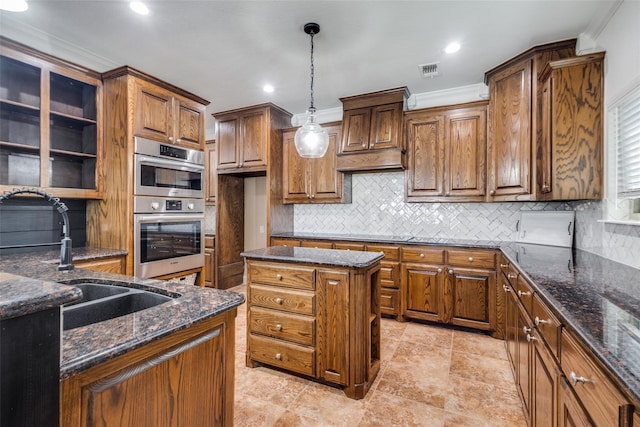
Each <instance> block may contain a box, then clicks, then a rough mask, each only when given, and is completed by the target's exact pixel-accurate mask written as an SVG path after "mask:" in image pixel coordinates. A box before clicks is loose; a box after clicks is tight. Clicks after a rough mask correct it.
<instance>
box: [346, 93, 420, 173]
mask: <svg viewBox="0 0 640 427" xmlns="http://www.w3.org/2000/svg"><path fill="white" fill-rule="evenodd" d="M408 97H409V92H408V90H407V88H406V87H401V88H397V89H389V90H384V91H380V92H374V93H368V94H364V95H356V96H350V97H345V98H340V101H342V108H343V115H342V137H341V142H340V144H339V149H338V158H337V169H338V170H339V171H361V170H380V169H398V168H402V169H404V167H405V143H404V138H403V132H402V112H403V110H404V105H405V102H406V99H407V98H408Z"/></svg>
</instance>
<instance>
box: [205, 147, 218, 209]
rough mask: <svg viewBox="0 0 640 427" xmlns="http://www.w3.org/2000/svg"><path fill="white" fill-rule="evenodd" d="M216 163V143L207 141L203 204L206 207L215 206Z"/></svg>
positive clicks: (216, 185)
mask: <svg viewBox="0 0 640 427" xmlns="http://www.w3.org/2000/svg"><path fill="white" fill-rule="evenodd" d="M217 162H218V154H217V151H216V141H215V140H214V139H213V140H209V141H207V143H206V144H205V146H204V173H205V180H204V202H205V204H206V205H215V204H216V192H217V190H218V176H217V173H216V165H217Z"/></svg>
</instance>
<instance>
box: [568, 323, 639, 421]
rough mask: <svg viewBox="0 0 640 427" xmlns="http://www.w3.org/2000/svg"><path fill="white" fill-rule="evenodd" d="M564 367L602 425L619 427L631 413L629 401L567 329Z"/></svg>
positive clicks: (585, 405) (596, 419) (590, 412)
mask: <svg viewBox="0 0 640 427" xmlns="http://www.w3.org/2000/svg"><path fill="white" fill-rule="evenodd" d="M561 336H562V350H561V354H562V355H561V365H562V371H563V372H564V374H565V375H566V377H567V381H568V382H569V383H570V384H571V385H572V386H573V387H572V388H573V390H574V391H575V393H576V395H577V396H578V398H579V399H580V401H581V402H582V404H583V405H584V408H585V409H586V410H587V412H588V413H589V416H590V417H591V418H592V419H593V421H594V422H595V424H596V425H598V426H618V425H628V423H624V422H623V423H622V424H620V421H622V419H623V418H624V417H625V414H626V415H627V416H628V415H629V414H630V413H631V412H630V409H631V408H630V405H629V402H627V400H626V399H625V398H624V396H623V395H622V394H621V393H620V392H619V391H618V390H617V388H616V387H615V386H614V385H613V383H612V382H611V381H610V380H609V379H608V378H607V376H606V375H605V373H604V372H603V371H602V370H601V369H600V368H599V367H598V366H596V365H595V364H594V363H593V362H592V361H591V360H590V357H589V356H587V354H586V353H585V351H584V350H583V349H582V348H581V347H580V345H579V344H578V342H577V341H576V340H575V339H574V338H573V337H571V336H570V335H569V334H568V333H567V331H566V330H563V331H562V334H561Z"/></svg>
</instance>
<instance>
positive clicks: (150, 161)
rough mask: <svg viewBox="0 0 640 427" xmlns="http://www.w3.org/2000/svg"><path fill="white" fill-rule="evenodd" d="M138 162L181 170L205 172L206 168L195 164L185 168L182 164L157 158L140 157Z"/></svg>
mask: <svg viewBox="0 0 640 427" xmlns="http://www.w3.org/2000/svg"><path fill="white" fill-rule="evenodd" d="M138 161H139V163H147V164H156V165H164V166H170V167H172V168H178V169H180V170H193V171H203V170H204V166H200V165H194V164H193V163H189V165H188V166H185V164H184V163H181V162H175V161H173V160H164V159H158V158H157V157H144V156H140V158H139V159H138Z"/></svg>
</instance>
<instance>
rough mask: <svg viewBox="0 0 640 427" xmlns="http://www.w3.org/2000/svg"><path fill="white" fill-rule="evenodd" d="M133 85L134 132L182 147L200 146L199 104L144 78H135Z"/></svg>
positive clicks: (201, 119)
mask: <svg viewBox="0 0 640 427" xmlns="http://www.w3.org/2000/svg"><path fill="white" fill-rule="evenodd" d="M135 87H136V89H135V91H136V95H135V120H134V133H135V135H138V136H142V137H145V138H149V139H154V140H156V141H159V142H164V143H170V144H176V145H179V146H182V147H185V148H191V149H195V150H202V149H204V114H205V106H204V105H203V104H200V103H199V102H195V101H191V100H188V99H186V98H183V97H181V96H179V95H177V94H175V93H173V92H171V91H170V90H168V89H164V88H161V87H158V86H156V85H154V84H153V83H150V82H148V81H145V80H138V81H137V82H136V84H135Z"/></svg>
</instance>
